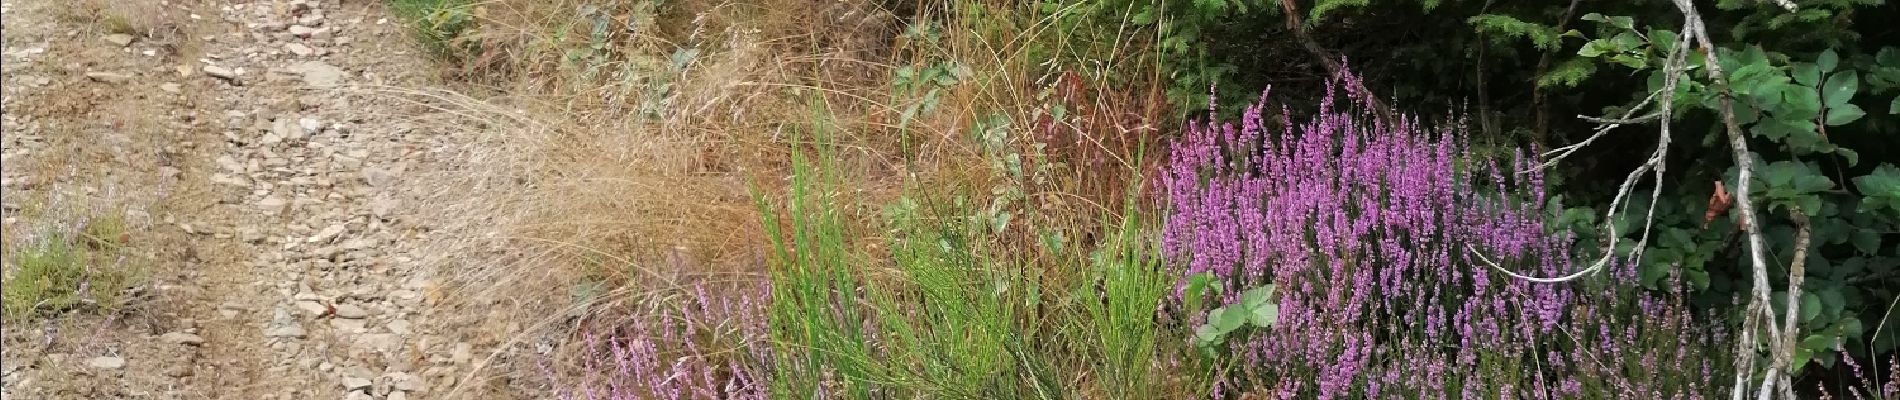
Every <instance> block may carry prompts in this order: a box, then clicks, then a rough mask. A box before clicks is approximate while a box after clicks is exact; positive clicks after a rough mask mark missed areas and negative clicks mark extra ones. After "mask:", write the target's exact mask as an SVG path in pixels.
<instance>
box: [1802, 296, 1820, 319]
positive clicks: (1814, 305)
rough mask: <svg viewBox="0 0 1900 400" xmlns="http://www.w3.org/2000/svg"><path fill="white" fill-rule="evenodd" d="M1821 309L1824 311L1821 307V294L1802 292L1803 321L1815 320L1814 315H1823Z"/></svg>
mask: <svg viewBox="0 0 1900 400" xmlns="http://www.w3.org/2000/svg"><path fill="white" fill-rule="evenodd" d="M1821 311H1824V310H1822V309H1821V296H1816V295H1814V292H1808V293H1802V294H1801V321H1802V322H1807V321H1813V320H1814V317H1818V316H1820V315H1821Z"/></svg>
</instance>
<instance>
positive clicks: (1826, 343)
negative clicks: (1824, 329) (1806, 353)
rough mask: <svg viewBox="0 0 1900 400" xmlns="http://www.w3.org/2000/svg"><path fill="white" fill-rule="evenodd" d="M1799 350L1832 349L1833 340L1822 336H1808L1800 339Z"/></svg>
mask: <svg viewBox="0 0 1900 400" xmlns="http://www.w3.org/2000/svg"><path fill="white" fill-rule="evenodd" d="M1801 348H1803V349H1808V350H1815V351H1822V350H1828V349H1833V348H1834V338H1833V337H1831V336H1828V335H1822V334H1818V333H1817V334H1810V335H1808V336H1807V337H1806V338H1802V339H1801Z"/></svg>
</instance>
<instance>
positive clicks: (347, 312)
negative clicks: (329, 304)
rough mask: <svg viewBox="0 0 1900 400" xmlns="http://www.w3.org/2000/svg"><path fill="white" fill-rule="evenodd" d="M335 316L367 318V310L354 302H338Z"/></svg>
mask: <svg viewBox="0 0 1900 400" xmlns="http://www.w3.org/2000/svg"><path fill="white" fill-rule="evenodd" d="M336 317H337V318H349V319H364V318H369V310H365V309H363V307H362V306H358V305H355V304H338V305H337V306H336Z"/></svg>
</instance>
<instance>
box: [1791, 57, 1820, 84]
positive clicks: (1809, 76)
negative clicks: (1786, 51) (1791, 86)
mask: <svg viewBox="0 0 1900 400" xmlns="http://www.w3.org/2000/svg"><path fill="white" fill-rule="evenodd" d="M1793 75H1794V81H1795V82H1796V83H1800V84H1801V85H1802V86H1807V87H1815V86H1820V85H1821V67H1819V66H1815V65H1814V64H1809V63H1796V64H1795V65H1794V74H1793Z"/></svg>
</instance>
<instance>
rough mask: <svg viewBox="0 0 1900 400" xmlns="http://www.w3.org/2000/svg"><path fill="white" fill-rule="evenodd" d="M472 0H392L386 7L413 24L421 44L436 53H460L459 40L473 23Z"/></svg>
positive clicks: (461, 44) (473, 5)
mask: <svg viewBox="0 0 1900 400" xmlns="http://www.w3.org/2000/svg"><path fill="white" fill-rule="evenodd" d="M475 6H476V4H475V2H473V1H470V0H391V1H390V2H389V8H390V10H391V11H394V12H395V13H396V16H398V17H401V18H403V19H404V20H406V21H407V22H408V23H409V25H410V27H412V28H413V30H414V33H415V36H416V39H417V40H418V41H419V42H421V43H422V45H423V47H424V48H426V49H428V50H429V51H431V52H434V53H437V54H438V55H459V54H456V52H457V51H458V50H461V49H463V48H464V47H465V44H463V43H459V42H458V41H459V40H462V39H463V38H464V37H465V36H464V35H465V34H467V33H469V32H468V31H469V30H470V29H472V28H473V27H474V26H475V21H476V20H475Z"/></svg>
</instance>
